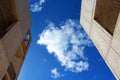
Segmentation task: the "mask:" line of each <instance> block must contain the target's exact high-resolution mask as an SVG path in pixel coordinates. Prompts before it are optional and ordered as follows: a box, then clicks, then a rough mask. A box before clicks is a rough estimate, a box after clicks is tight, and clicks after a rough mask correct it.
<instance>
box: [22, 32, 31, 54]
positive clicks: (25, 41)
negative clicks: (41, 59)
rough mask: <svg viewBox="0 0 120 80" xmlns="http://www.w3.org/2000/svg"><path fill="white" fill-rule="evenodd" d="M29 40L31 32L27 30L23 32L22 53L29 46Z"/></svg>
mask: <svg viewBox="0 0 120 80" xmlns="http://www.w3.org/2000/svg"><path fill="white" fill-rule="evenodd" d="M30 41H31V33H30V31H28V32H27V33H26V34H25V36H24V39H23V41H22V49H23V52H24V53H26V51H27V49H28V47H29V44H30Z"/></svg>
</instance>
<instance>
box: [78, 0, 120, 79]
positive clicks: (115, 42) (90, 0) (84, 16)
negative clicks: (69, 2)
mask: <svg viewBox="0 0 120 80" xmlns="http://www.w3.org/2000/svg"><path fill="white" fill-rule="evenodd" d="M80 23H81V25H82V26H83V28H84V29H85V31H86V32H87V34H88V35H89V36H90V38H91V39H92V41H93V43H94V44H95V46H96V47H97V49H98V51H99V52H100V54H101V56H102V57H103V59H104V60H105V62H106V64H107V65H108V66H109V68H110V69H111V71H112V72H113V74H114V76H115V77H116V79H117V80H120V0H82V5H81V16H80ZM108 77H109V76H108Z"/></svg>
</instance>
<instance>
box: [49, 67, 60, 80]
mask: <svg viewBox="0 0 120 80" xmlns="http://www.w3.org/2000/svg"><path fill="white" fill-rule="evenodd" d="M51 73H52V76H51V77H52V78H58V77H60V76H61V75H60V73H59V72H58V71H57V68H54V69H52V70H51Z"/></svg>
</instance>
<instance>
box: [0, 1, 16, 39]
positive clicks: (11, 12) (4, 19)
mask: <svg viewBox="0 0 120 80" xmlns="http://www.w3.org/2000/svg"><path fill="white" fill-rule="evenodd" d="M16 22H17V16H16V7H15V3H14V0H0V38H2V37H3V36H4V35H5V34H6V33H7V32H8V31H9V30H10V29H11V28H12V27H13V25H14V24H15V23H16Z"/></svg>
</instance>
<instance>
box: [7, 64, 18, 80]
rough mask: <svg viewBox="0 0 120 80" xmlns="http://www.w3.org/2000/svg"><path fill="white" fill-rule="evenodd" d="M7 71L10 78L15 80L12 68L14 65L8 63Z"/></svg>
mask: <svg viewBox="0 0 120 80" xmlns="http://www.w3.org/2000/svg"><path fill="white" fill-rule="evenodd" d="M7 71H8V74H9V76H10V78H11V80H15V77H16V73H15V70H14V67H13V64H12V63H10V64H9V67H8V70H7Z"/></svg>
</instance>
